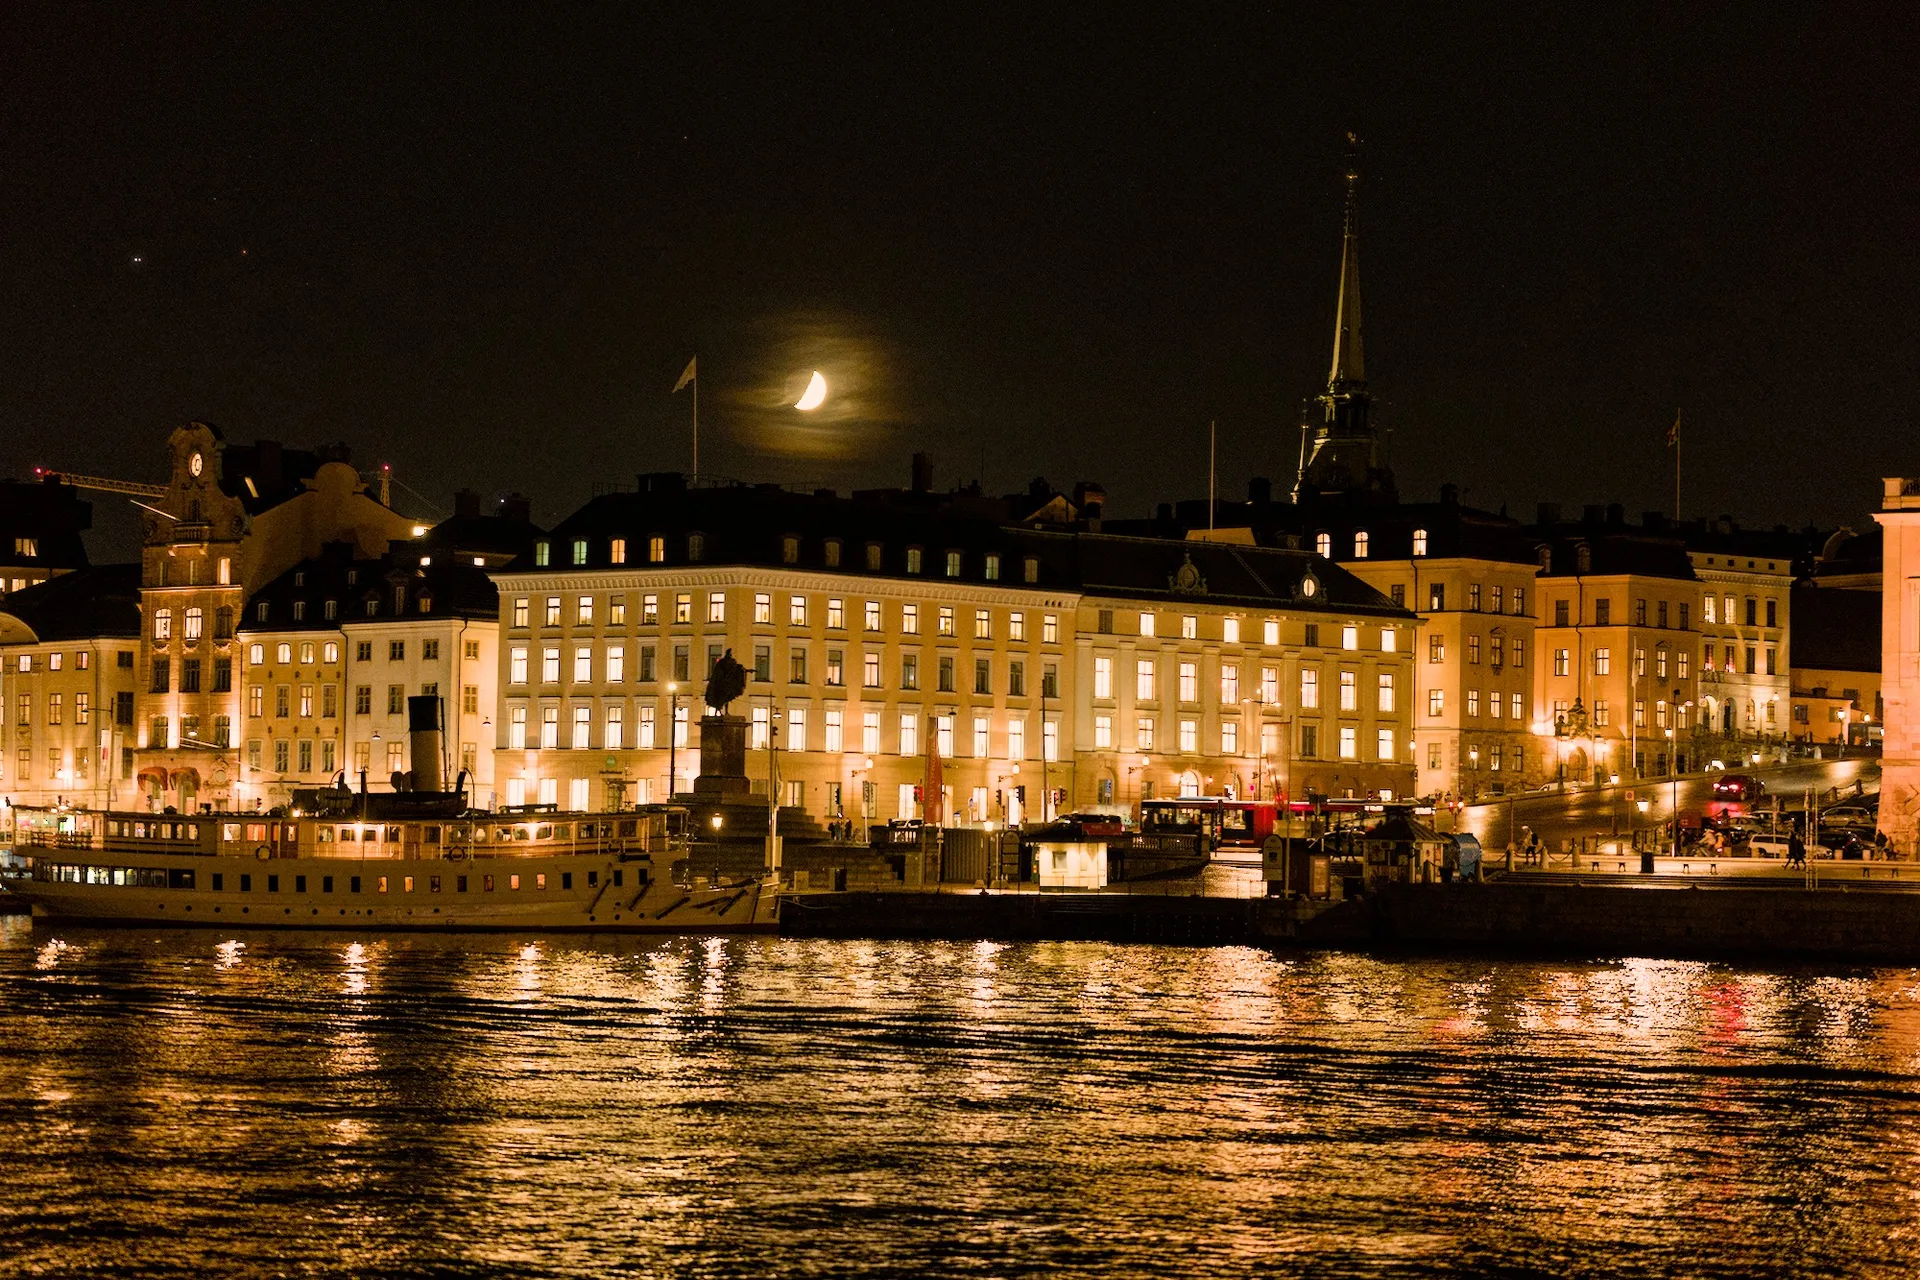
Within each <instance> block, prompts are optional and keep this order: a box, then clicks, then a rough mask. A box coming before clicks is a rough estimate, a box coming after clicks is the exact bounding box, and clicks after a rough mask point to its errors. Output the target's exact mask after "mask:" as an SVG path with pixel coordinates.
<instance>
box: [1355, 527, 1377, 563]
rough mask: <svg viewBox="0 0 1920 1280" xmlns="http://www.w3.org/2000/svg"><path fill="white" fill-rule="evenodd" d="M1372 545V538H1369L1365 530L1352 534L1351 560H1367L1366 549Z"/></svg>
mask: <svg viewBox="0 0 1920 1280" xmlns="http://www.w3.org/2000/svg"><path fill="white" fill-rule="evenodd" d="M1372 543H1373V538H1372V537H1371V535H1369V534H1368V533H1367V531H1366V530H1365V529H1362V530H1361V531H1360V532H1358V533H1356V534H1354V535H1353V558H1354V559H1355V560H1365V559H1366V558H1367V549H1368V547H1370V546H1371V545H1372Z"/></svg>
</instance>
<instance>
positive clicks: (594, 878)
mask: <svg viewBox="0 0 1920 1280" xmlns="http://www.w3.org/2000/svg"><path fill="white" fill-rule="evenodd" d="M599 883H600V873H599V872H598V871H589V872H587V887H588V888H589V889H591V888H592V887H593V886H594V885H597V884H599Z"/></svg>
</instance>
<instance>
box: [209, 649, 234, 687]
mask: <svg viewBox="0 0 1920 1280" xmlns="http://www.w3.org/2000/svg"><path fill="white" fill-rule="evenodd" d="M213 691H214V692H215V693H232V692H233V659H232V658H215V659H214V660H213Z"/></svg>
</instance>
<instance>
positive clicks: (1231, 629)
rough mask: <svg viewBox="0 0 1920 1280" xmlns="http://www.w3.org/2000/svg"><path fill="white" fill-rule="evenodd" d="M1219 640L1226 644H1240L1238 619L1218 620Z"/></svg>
mask: <svg viewBox="0 0 1920 1280" xmlns="http://www.w3.org/2000/svg"><path fill="white" fill-rule="evenodd" d="M1220 639H1221V641H1222V642H1224V643H1226V644H1239V643H1240V619H1238V618H1222V619H1221V620H1220Z"/></svg>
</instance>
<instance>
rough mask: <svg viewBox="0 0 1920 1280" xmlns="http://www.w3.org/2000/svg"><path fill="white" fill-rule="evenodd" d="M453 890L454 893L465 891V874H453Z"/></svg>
mask: <svg viewBox="0 0 1920 1280" xmlns="http://www.w3.org/2000/svg"><path fill="white" fill-rule="evenodd" d="M453 891H454V892H455V893H465V892H466V891H467V878H466V877H465V876H455V877H454V878H453Z"/></svg>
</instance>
